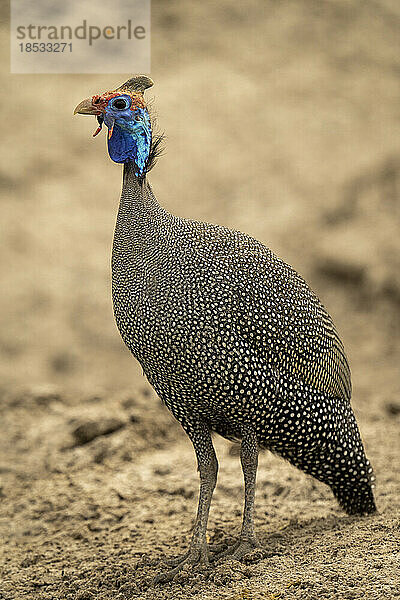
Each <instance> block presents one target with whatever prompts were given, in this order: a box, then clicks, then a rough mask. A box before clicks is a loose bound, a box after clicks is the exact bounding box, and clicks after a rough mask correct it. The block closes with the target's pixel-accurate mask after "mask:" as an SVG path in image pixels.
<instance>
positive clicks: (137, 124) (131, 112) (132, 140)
mask: <svg viewBox="0 0 400 600" xmlns="http://www.w3.org/2000/svg"><path fill="white" fill-rule="evenodd" d="M152 85H153V81H152V80H151V79H150V77H146V76H145V75H138V76H136V77H132V79H128V81H126V82H125V83H124V84H122V85H121V86H120V87H119V88H117V89H115V90H114V91H111V92H104V93H103V94H100V95H99V94H96V95H94V96H91V97H90V98H86V99H85V100H83V101H82V102H80V103H79V104H78V106H77V107H76V108H75V110H74V114H77V113H78V114H80V115H94V116H95V117H96V119H97V122H98V128H97V129H96V131H95V132H94V134H93V136H96V135H97V134H98V133H100V131H101V128H102V126H103V123H104V124H105V125H106V126H107V128H108V152H109V155H110V157H111V159H112V160H113V161H115V162H117V163H126V162H130V161H133V163H134V168H135V174H136V175H137V176H138V177H143V176H144V175H145V173H146V171H147V170H148V169H149V163H150V162H151V160H150V159H151V156H150V155H151V148H152V127H151V121H150V116H149V113H148V110H147V107H146V103H145V100H144V91H145V90H146V89H147V88H149V87H151V86H152ZM157 145H158V143H157Z"/></svg>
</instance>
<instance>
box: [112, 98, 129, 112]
mask: <svg viewBox="0 0 400 600" xmlns="http://www.w3.org/2000/svg"><path fill="white" fill-rule="evenodd" d="M127 107H128V103H127V101H126V100H124V99H123V98H117V99H116V100H114V102H113V108H117V109H118V110H124V109H125V108H127Z"/></svg>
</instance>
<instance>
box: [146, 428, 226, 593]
mask: <svg viewBox="0 0 400 600" xmlns="http://www.w3.org/2000/svg"><path fill="white" fill-rule="evenodd" d="M185 431H186V433H187V434H188V435H189V437H190V439H191V441H192V443H193V446H194V450H195V452H196V457H197V465H198V471H199V473H200V493H199V503H198V508H197V516H196V521H195V525H194V529H193V535H192V539H191V542H190V547H189V550H188V552H187V553H186V554H185V555H184V556H183V557H179V558H177V559H175V560H171V561H167V562H168V564H169V565H170V566H175V565H176V566H175V568H174V569H172V570H171V571H167V572H166V573H163V574H160V575H158V576H157V577H156V578H155V583H159V582H165V581H170V580H171V579H172V578H173V577H174V576H175V575H176V573H178V571H179V570H180V569H182V567H183V566H184V565H185V564H191V565H195V564H205V565H207V564H208V563H209V551H208V546H207V540H206V531H207V523H208V514H209V511H210V504H211V498H212V495H213V492H214V488H215V485H216V483H217V473H218V462H217V457H216V455H215V450H214V446H213V444H212V440H211V435H210V431H209V429H208V427H207V426H206V425H205V424H204V423H197V424H196V425H195V426H193V427H192V426H190V427H189V426H188V425H186V426H185Z"/></svg>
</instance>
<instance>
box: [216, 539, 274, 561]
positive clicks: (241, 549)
mask: <svg viewBox="0 0 400 600" xmlns="http://www.w3.org/2000/svg"><path fill="white" fill-rule="evenodd" d="M249 555H251V562H256V561H258V560H261V559H262V558H264V556H265V549H264V548H263V547H262V546H261V544H260V543H259V542H258V540H257V538H255V537H252V538H239V539H238V541H237V542H236V544H233V546H230V547H229V548H227V549H226V550H222V551H221V552H218V553H216V555H215V556H214V558H213V560H214V561H216V560H220V559H221V558H222V559H224V558H233V559H234V560H242V559H243V558H244V557H245V556H248V557H249V558H250V556H249Z"/></svg>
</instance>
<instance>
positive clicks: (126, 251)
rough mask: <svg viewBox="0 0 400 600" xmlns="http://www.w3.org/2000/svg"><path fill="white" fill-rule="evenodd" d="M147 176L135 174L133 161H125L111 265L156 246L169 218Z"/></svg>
mask: <svg viewBox="0 0 400 600" xmlns="http://www.w3.org/2000/svg"><path fill="white" fill-rule="evenodd" d="M169 216H170V215H168V213H167V212H166V211H164V209H162V208H161V206H160V205H159V203H158V201H157V199H156V197H155V195H154V193H153V191H152V189H151V187H150V184H149V183H148V182H147V180H146V178H144V179H139V178H138V177H137V176H136V175H135V170H134V165H133V163H132V162H127V163H125V164H124V174H123V184H122V193H121V200H120V204H119V209H118V216H117V221H116V225H115V233H114V243H113V265H114V263H115V262H118V263H120V262H125V261H126V260H131V259H132V258H133V257H135V256H138V255H143V253H144V252H145V251H146V248H149V247H151V246H153V249H154V246H157V245H158V243H159V240H158V238H159V237H160V236H162V233H163V229H164V228H165V226H166V223H167V221H168V217H169Z"/></svg>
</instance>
